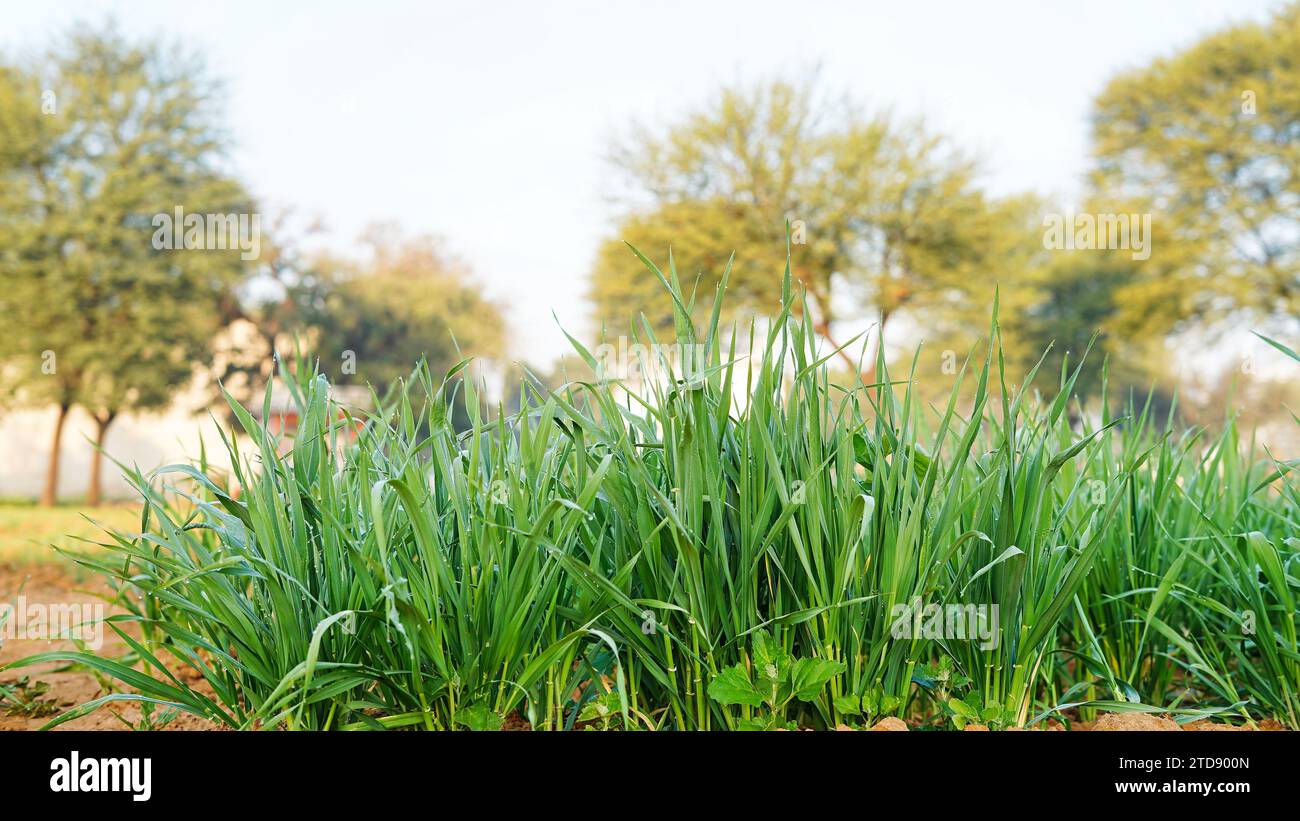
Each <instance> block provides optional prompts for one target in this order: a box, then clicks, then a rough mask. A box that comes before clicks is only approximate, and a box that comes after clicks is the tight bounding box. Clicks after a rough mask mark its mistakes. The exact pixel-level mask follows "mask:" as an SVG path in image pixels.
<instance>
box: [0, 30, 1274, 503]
mask: <svg viewBox="0 0 1300 821" xmlns="http://www.w3.org/2000/svg"><path fill="white" fill-rule="evenodd" d="M1297 54H1300V6H1297V5H1291V6H1288V7H1286V8H1285V9H1283V10H1282V11H1280V12H1279V13H1277V15H1276V16H1275V17H1274V18H1273V19H1271V20H1270V21H1268V22H1266V23H1262V24H1254V23H1251V24H1245V25H1240V26H1235V27H1233V28H1230V29H1227V30H1224V31H1222V32H1220V33H1217V34H1214V35H1212V36H1210V37H1207V38H1205V39H1204V40H1203V41H1202V42H1200V43H1198V44H1195V45H1194V46H1192V47H1191V48H1188V49H1186V50H1185V51H1183V52H1182V53H1180V54H1177V55H1174V56H1172V57H1169V58H1167V59H1160V60H1156V61H1154V62H1152V63H1151V64H1150V65H1147V66H1144V67H1141V68H1138V69H1135V70H1133V71H1131V72H1128V73H1126V74H1123V75H1121V76H1117V77H1114V78H1112V79H1111V81H1110V82H1109V83H1108V84H1107V85H1106V86H1105V88H1104V89H1103V91H1102V92H1101V93H1100V94H1099V96H1098V97H1097V99H1096V100H1095V101H1094V105H1093V116H1092V152H1093V156H1092V158H1091V174H1090V178H1089V181H1088V187H1087V190H1086V193H1085V196H1084V199H1083V201H1082V202H1080V203H1077V204H1075V208H1076V210H1078V211H1080V212H1093V213H1103V212H1104V213H1110V212H1115V213H1151V214H1153V220H1152V227H1153V232H1154V236H1153V237H1152V238H1151V241H1152V248H1153V253H1152V254H1151V256H1150V258H1149V259H1145V260H1135V259H1133V258H1132V255H1131V254H1129V253H1128V252H1126V251H1119V252H1104V251H1077V252H1060V251H1049V250H1047V249H1045V248H1044V243H1043V218H1044V215H1045V214H1047V213H1049V212H1053V211H1056V210H1059V209H1060V207H1061V206H1059V205H1057V204H1052V203H1048V202H1046V201H1044V200H1043V199H1042V198H1041V197H1039V196H1037V195H1034V194H1028V193H1026V194H1021V195H1014V196H994V195H992V194H990V193H989V192H988V191H987V190H986V189H985V187H984V184H983V175H984V168H983V167H982V165H981V163H980V162H978V161H977V160H976V159H975V158H974V157H972V156H971V155H970V154H968V153H967V152H965V151H963V150H962V148H961V147H960V146H958V145H956V144H955V143H954V142H953V140H952V139H951V138H949V137H948V136H946V135H944V134H942V133H939V132H937V131H935V130H934V129H932V128H930V127H929V126H927V125H926V124H925V123H924V122H921V121H918V120H910V119H906V118H901V117H898V116H895V115H893V114H890V113H888V112H883V111H873V110H870V109H869V108H868V107H867V106H866V105H865V104H864V103H863V102H862V101H858V100H854V99H852V98H850V97H847V96H844V95H838V96H837V95H832V94H830V93H828V91H827V89H825V88H824V87H822V86H821V85H820V84H819V83H818V81H817V79H816V78H815V77H810V78H797V79H777V80H774V81H770V82H767V83H761V84H757V85H753V86H734V87H729V88H723V89H720V90H719V91H718V92H717V93H716V94H714V95H713V96H712V97H711V98H709V99H708V100H707V101H705V102H704V103H703V104H701V105H700V106H699V107H697V108H696V109H694V110H692V111H689V112H687V113H686V114H685V115H683V116H682V117H681V118H679V119H678V120H676V121H674V122H671V123H668V124H667V125H666V126H663V127H658V126H634V127H633V128H632V129H631V130H630V131H629V132H628V133H627V134H626V135H624V136H623V137H622V138H620V139H619V140H617V141H616V142H615V144H613V145H612V146H611V151H610V159H611V162H612V165H613V166H614V168H615V169H616V170H617V171H618V178H619V180H620V181H621V186H620V188H619V190H618V192H617V194H618V201H619V203H620V206H621V211H620V213H621V214H622V218H621V220H620V221H619V223H618V225H617V228H616V230H615V231H614V232H613V234H612V235H611V237H610V238H609V240H608V241H607V242H605V243H603V244H602V245H601V247H600V248H599V249H598V250H597V255H596V263H595V265H594V266H593V269H592V271H591V279H590V297H591V300H592V302H593V305H594V310H595V318H596V320H597V322H596V325H597V327H598V329H599V328H605V329H607V332H609V333H613V334H615V335H617V334H618V333H620V330H619V329H622V328H627V327H629V325H630V321H631V320H632V319H633V318H634V317H635V316H636V315H638V314H640V313H643V312H644V313H646V314H647V318H648V319H649V321H650V322H651V323H652V324H654V325H657V326H660V327H667V326H668V325H670V324H671V323H670V319H669V316H668V313H667V305H666V304H665V302H664V300H663V298H662V294H661V293H660V289H659V286H658V284H657V282H655V281H654V280H653V278H652V277H651V276H650V275H649V274H648V273H647V272H646V271H645V270H644V269H643V268H642V266H641V264H640V263H639V262H638V261H637V260H636V259H635V257H633V256H632V255H631V254H630V253H628V252H627V250H626V247H625V246H624V241H626V242H630V243H631V244H633V245H635V246H637V247H638V248H640V249H641V250H642V251H644V252H645V253H647V254H650V255H651V256H654V257H663V256H665V255H666V254H667V252H668V250H669V249H670V248H671V249H672V252H673V254H674V257H675V260H676V263H677V267H678V269H679V270H680V271H681V272H682V273H683V275H684V276H686V277H687V278H688V279H689V278H691V277H695V276H698V277H699V281H700V282H699V287H700V288H701V289H706V288H711V287H712V286H713V284H714V283H715V282H716V280H717V277H718V276H719V275H720V274H721V272H722V269H723V267H724V265H725V264H726V261H727V259H728V258H729V257H730V256H731V254H732V253H733V252H735V254H736V262H735V267H734V270H733V274H732V279H731V287H732V294H731V297H730V299H729V300H728V306H729V307H730V308H731V309H732V310H733V311H734V312H735V313H734V315H733V316H732V317H729V319H743V318H744V315H745V314H748V313H765V312H767V311H768V310H769V309H770V308H771V307H773V306H774V305H775V304H776V301H777V299H778V292H779V288H780V279H781V277H780V275H781V272H782V270H783V268H784V263H785V253H786V244H785V225H786V223H787V221H798V222H799V224H800V225H801V226H802V227H803V229H804V231H805V235H804V237H802V239H803V240H804V241H803V242H801V243H800V244H797V245H795V246H794V247H793V249H792V254H793V265H794V273H795V275H796V277H797V279H798V281H799V282H800V283H801V284H802V285H803V287H804V288H805V289H806V293H807V295H808V304H809V308H810V310H812V311H813V312H814V313H815V316H814V320H815V321H816V327H817V328H818V331H819V333H820V334H821V335H822V336H823V337H824V338H825V342H826V345H827V350H830V349H832V348H834V347H838V346H839V345H840V344H843V343H844V342H846V341H847V336H848V335H849V334H848V332H847V330H846V326H850V325H851V324H852V323H857V325H856V326H854V327H852V328H849V330H854V332H856V330H857V329H858V327H859V326H861V325H863V324H864V323H863V320H864V319H874V320H875V321H876V322H877V323H878V327H879V328H880V329H881V330H882V332H883V334H884V336H885V338H886V339H888V338H890V337H891V336H893V335H895V332H894V329H895V328H896V327H898V326H900V325H902V326H903V328H904V329H905V330H907V329H909V328H910V329H911V330H913V331H917V330H919V332H920V334H921V335H922V336H924V337H925V338H926V339H927V343H928V345H927V347H928V349H929V351H930V354H929V355H931V356H935V355H937V353H938V351H941V350H944V349H954V350H956V351H958V352H959V355H961V354H962V353H964V351H965V350H966V348H967V347H968V346H969V345H970V344H972V342H973V341H974V340H975V339H976V338H977V337H978V335H979V334H980V333H981V332H982V331H983V330H984V329H985V328H986V327H987V312H988V309H989V306H990V304H991V301H992V296H993V293H994V290H995V288H996V289H999V291H1000V294H1001V306H1002V308H1001V310H1002V319H1003V324H1004V326H1005V329H1006V331H1007V339H1008V340H1009V343H1010V348H1009V350H1008V354H1009V356H1010V358H1011V359H1012V360H1013V363H1014V364H1015V365H1017V366H1019V367H1022V368H1024V367H1028V366H1029V365H1031V364H1032V363H1033V362H1034V361H1036V360H1037V358H1038V357H1039V355H1040V354H1041V353H1042V351H1043V350H1044V349H1045V348H1047V347H1048V345H1049V343H1054V344H1053V345H1052V350H1051V353H1050V354H1049V356H1048V360H1047V364H1046V365H1045V366H1044V369H1043V371H1042V372H1043V373H1044V374H1047V373H1053V372H1056V373H1059V371H1060V367H1061V365H1062V363H1063V361H1064V358H1065V357H1067V356H1070V357H1073V358H1077V356H1078V354H1079V352H1080V351H1082V350H1083V348H1084V347H1085V346H1086V345H1087V343H1088V341H1089V339H1090V338H1091V337H1092V335H1093V334H1094V332H1096V331H1100V333H1101V336H1100V339H1099V342H1098V350H1096V351H1095V352H1094V355H1093V356H1092V357H1091V358H1090V364H1089V367H1088V369H1087V371H1086V372H1085V374H1084V376H1083V378H1082V379H1081V380H1080V381H1079V383H1078V384H1077V389H1078V390H1079V391H1080V392H1081V393H1082V394H1083V395H1084V396H1085V398H1086V397H1087V396H1089V395H1093V394H1095V392H1096V391H1097V390H1098V387H1099V381H1100V369H1101V366H1102V362H1103V361H1104V359H1106V358H1107V357H1109V360H1110V365H1111V378H1112V380H1115V379H1119V380H1121V381H1123V382H1125V383H1130V384H1141V383H1142V382H1143V380H1146V379H1148V378H1150V377H1151V376H1152V375H1153V374H1155V373H1157V372H1159V370H1160V369H1161V368H1162V367H1163V366H1164V365H1166V364H1167V357H1168V353H1167V349H1166V346H1165V345H1164V342H1165V340H1166V339H1168V338H1169V337H1170V336H1171V335H1176V334H1186V333H1191V334H1196V335H1199V336H1200V338H1204V339H1212V338H1214V336H1215V335H1216V334H1220V333H1222V332H1223V331H1224V330H1225V329H1228V328H1232V327H1240V326H1242V324H1243V323H1247V324H1248V327H1251V328H1256V329H1259V330H1272V331H1274V332H1277V333H1282V334H1285V333H1287V332H1288V331H1289V330H1290V328H1289V327H1288V323H1293V322H1294V320H1295V318H1296V317H1297V316H1300V313H1298V310H1297V309H1300V304H1298V303H1300V68H1298V67H1297V57H1296V55H1297ZM221 103H222V97H221V88H220V86H219V84H217V83H216V82H214V81H213V80H212V78H211V77H210V76H209V75H208V74H207V72H206V70H205V69H204V67H203V65H202V63H201V62H200V61H199V60H197V59H196V58H195V57H193V56H192V55H189V54H187V53H185V52H184V51H183V50H180V49H177V48H174V47H170V46H168V45H166V44H162V43H158V42H148V41H146V42H134V41H130V40H128V39H126V38H124V37H122V36H121V35H120V34H118V33H117V32H116V31H115V30H114V29H113V28H112V27H107V28H102V29H80V30H77V31H74V32H73V33H71V34H70V35H69V36H68V37H67V38H65V39H64V40H63V41H61V42H60V43H58V44H57V45H56V46H55V47H54V48H52V49H51V50H50V51H48V52H47V53H45V54H42V55H40V56H38V57H36V58H34V59H26V60H21V59H8V58H3V57H0V273H2V274H3V283H4V287H3V288H0V313H2V315H3V316H5V317H6V318H7V319H8V320H9V321H8V323H7V324H8V327H7V328H6V334H5V338H4V343H3V348H0V404H3V405H4V406H5V407H38V408H49V409H50V410H51V413H53V414H54V415H55V420H56V421H55V425H54V432H53V436H52V441H51V443H50V445H51V447H50V456H49V466H48V469H47V480H46V483H45V490H44V493H43V494H42V501H43V502H45V503H46V504H52V503H53V502H54V501H55V499H56V497H57V492H58V463H59V462H58V460H59V453H60V450H61V448H62V447H63V442H62V437H63V430H64V422H65V420H66V419H67V416H68V414H69V412H70V411H71V410H72V409H73V408H82V409H84V410H85V411H86V412H87V413H89V414H90V415H91V416H92V417H93V418H94V419H95V421H96V440H97V443H98V444H101V445H102V444H103V442H104V437H105V435H106V434H107V432H108V431H109V429H110V427H111V426H112V424H113V422H114V420H115V419H117V418H119V417H120V416H121V415H122V414H126V413H132V412H140V411H150V410H158V409H162V408H165V407H168V406H169V405H171V404H172V403H173V402H175V401H176V398H177V395H178V393H180V392H181V391H182V390H183V389H184V388H186V387H187V386H190V385H193V384H195V380H198V381H199V382H201V383H203V382H206V384H208V385H209V386H210V387H211V386H215V385H216V384H218V383H220V384H221V385H223V386H224V387H225V388H226V389H227V390H230V391H231V392H232V394H233V395H235V396H236V397H237V398H239V399H241V400H244V401H249V400H251V399H253V398H254V397H255V396H256V395H257V394H258V393H259V392H260V391H261V390H262V389H263V388H264V386H265V385H266V383H267V381H268V379H269V378H270V376H271V374H272V373H273V369H274V358H275V356H276V355H284V354H287V353H288V352H289V351H290V350H292V349H293V348H294V347H295V346H298V347H300V348H305V349H306V350H307V351H308V352H309V353H310V354H312V355H314V356H316V357H317V358H318V359H319V361H320V363H321V365H322V368H323V369H324V370H325V372H326V373H327V374H328V375H329V376H330V377H331V379H332V380H333V381H335V382H336V383H340V384H347V383H349V382H352V383H358V384H366V383H371V384H374V385H376V386H381V387H382V386H383V385H385V384H387V383H388V382H390V381H391V380H393V379H395V378H397V377H399V376H401V375H403V374H404V373H406V372H408V370H409V368H410V367H411V365H412V364H413V363H414V361H415V360H416V359H418V358H419V357H420V356H425V357H427V358H428V359H429V361H430V363H431V365H433V366H434V367H435V369H437V368H445V367H447V366H449V365H451V364H452V363H454V362H455V361H456V360H458V359H459V358H460V356H461V355H462V353H463V354H467V355H470V354H472V355H486V356H495V357H500V356H502V355H503V354H504V353H505V349H506V339H505V323H504V318H503V313H502V309H501V306H499V305H496V304H494V303H493V302H491V301H490V300H488V299H486V298H484V297H483V296H482V295H481V292H480V290H479V288H478V287H477V286H476V284H475V283H474V280H473V277H472V274H471V272H470V270H469V268H468V266H467V265H466V264H465V263H463V262H461V261H459V260H456V259H455V258H453V257H452V256H451V255H449V254H448V253H447V252H446V251H445V249H444V247H443V246H442V245H441V244H440V243H439V242H437V241H436V240H434V239H431V238H427V237H412V236H408V235H405V234H403V233H402V232H401V230H400V229H399V228H397V227H395V226H376V227H375V228H374V229H373V230H372V231H370V232H369V233H368V234H367V235H366V236H365V237H363V238H362V242H361V247H362V249H363V250H364V254H362V255H361V256H360V258H359V259H347V258H342V257H338V256H330V255H325V254H320V253H311V252H309V251H308V250H307V248H308V247H309V246H310V244H311V243H310V241H309V240H310V236H309V235H310V231H305V232H304V231H302V230H298V229H297V226H296V224H295V221H294V219H293V218H292V215H291V214H286V213H279V214H275V215H269V214H264V216H265V217H266V219H264V220H263V221H262V225H263V236H262V238H261V254H260V256H259V257H258V258H257V259H254V260H244V259H242V258H241V256H240V253H239V251H238V250H237V249H234V250H229V251H215V250H205V251H185V250H160V249H155V248H153V247H152V244H151V243H150V237H151V235H152V231H153V228H152V225H151V220H152V218H153V217H154V215H156V214H159V213H169V212H171V211H172V209H174V208H175V207H176V206H178V205H180V206H183V207H184V209H185V210H186V211H187V212H190V213H205V214H206V213H263V212H264V211H265V206H264V204H263V203H260V202H259V201H258V200H257V199H256V198H255V197H254V196H253V194H252V193H250V191H249V189H248V187H247V186H246V184H245V183H244V181H242V180H240V179H238V177H237V175H236V174H235V173H234V172H233V171H232V170H231V167H230V163H229V161H228V159H227V151H228V149H229V147H230V138H229V136H228V135H227V134H226V132H225V131H224V129H223V124H222V117H221ZM599 332H600V331H599V330H598V333H599ZM350 354H351V355H352V356H353V358H354V361H355V364H356V367H355V368H352V369H349V368H347V367H344V363H345V362H347V361H348V357H349V355H350ZM842 358H843V366H844V368H845V370H846V371H851V369H856V368H857V367H858V360H857V358H856V356H854V355H850V354H848V353H846V354H845V355H844V356H843V357H842ZM863 361H864V363H865V368H866V370H867V373H866V374H864V376H865V377H866V378H868V379H870V378H871V375H872V374H871V368H872V367H873V365H872V363H873V362H874V353H873V352H872V353H869V355H868V356H867V357H866V358H865V360H863ZM537 364H542V365H545V364H546V363H534V366H536V365H537ZM210 393H211V394H212V396H213V398H215V391H211V392H210ZM94 452H95V454H96V455H95V456H94V458H93V459H92V463H91V478H90V483H89V488H90V491H89V496H90V498H89V499H88V501H89V502H91V503H92V504H93V503H95V502H97V501H98V496H99V494H100V490H99V489H100V479H99V477H100V472H101V470H102V467H101V459H100V457H99V455H98V454H99V450H98V448H96V450H95V451H94Z"/></svg>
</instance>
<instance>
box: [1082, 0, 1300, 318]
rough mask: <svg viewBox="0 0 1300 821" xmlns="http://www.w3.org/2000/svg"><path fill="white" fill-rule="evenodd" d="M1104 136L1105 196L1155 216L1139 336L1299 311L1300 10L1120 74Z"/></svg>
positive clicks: (1103, 122)
mask: <svg viewBox="0 0 1300 821" xmlns="http://www.w3.org/2000/svg"><path fill="white" fill-rule="evenodd" d="M1093 138H1094V143H1095V145H1094V151H1095V154H1096V169H1095V174H1094V183H1095V186H1096V189H1097V194H1098V196H1099V197H1105V198H1108V199H1109V200H1110V201H1111V202H1113V203H1115V204H1116V206H1117V207H1116V208H1115V210H1117V211H1118V210H1124V211H1128V212H1141V213H1150V214H1152V215H1153V218H1152V230H1153V232H1154V238H1153V241H1152V255H1151V258H1150V259H1149V260H1148V261H1146V263H1144V264H1143V265H1142V266H1141V268H1140V276H1138V277H1137V278H1136V279H1135V280H1134V281H1133V282H1132V283H1131V284H1129V285H1127V286H1125V287H1124V288H1123V291H1122V298H1121V300H1120V302H1121V306H1122V312H1121V316H1120V317H1119V320H1120V321H1121V322H1122V323H1123V327H1124V328H1125V329H1126V332H1127V333H1130V334H1134V335H1138V334H1153V333H1156V334H1164V333H1167V332H1169V331H1171V330H1176V329H1179V328H1180V326H1181V325H1184V324H1185V323H1186V322H1188V321H1191V322H1193V323H1196V324H1198V325H1200V326H1201V327H1207V326H1208V325H1209V324H1210V323H1215V322H1216V321H1220V320H1224V319H1250V320H1251V321H1253V322H1256V323H1262V324H1270V323H1273V322H1277V321H1284V320H1287V319H1294V318H1295V317H1296V316H1300V5H1297V4H1292V5H1289V6H1287V7H1285V8H1284V9H1282V10H1281V11H1279V12H1278V13H1277V14H1276V15H1275V16H1274V17H1273V18H1272V19H1271V20H1270V21H1269V22H1267V23H1262V24H1260V23H1247V24H1243V25H1239V26H1235V27H1233V28H1230V29H1227V30H1225V31H1222V32H1219V33H1217V34H1214V35H1211V36H1209V37H1207V38H1205V39H1204V40H1202V41H1201V42H1199V43H1197V44H1196V45H1194V46H1192V47H1191V48H1189V49H1187V50H1185V51H1183V52H1182V53H1180V54H1177V55H1175V56H1173V57H1170V58H1165V59H1159V60H1156V61H1154V62H1153V63H1151V64H1150V65H1148V66H1146V67H1144V68H1141V69H1139V70H1136V71H1133V72H1130V73H1127V74H1123V75H1121V76H1119V77H1116V78H1115V79H1114V80H1112V81H1111V82H1110V83H1109V85H1107V87H1106V88H1105V90H1104V91H1103V92H1102V93H1101V95H1100V96H1099V97H1098V99H1097V101H1096V104H1095V110H1094V114H1093ZM1220 327H1222V326H1220Z"/></svg>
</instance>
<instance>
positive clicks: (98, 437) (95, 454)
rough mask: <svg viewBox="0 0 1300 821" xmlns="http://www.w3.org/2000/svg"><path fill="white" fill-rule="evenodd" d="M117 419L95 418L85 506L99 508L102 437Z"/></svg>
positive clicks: (113, 414) (109, 417) (113, 416)
mask: <svg viewBox="0 0 1300 821" xmlns="http://www.w3.org/2000/svg"><path fill="white" fill-rule="evenodd" d="M116 418H117V414H116V413H109V414H106V415H105V416H96V417H95V447H94V449H93V450H91V452H90V484H89V485H87V487H86V505H87V506H88V507H99V503H100V501H101V496H102V495H103V492H102V489H101V488H102V486H101V484H100V476H101V474H102V473H103V470H102V468H103V464H104V437H105V436H107V435H108V426H109V425H111V424H113V420H114V419H116Z"/></svg>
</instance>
